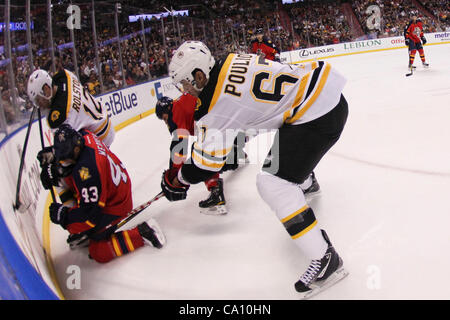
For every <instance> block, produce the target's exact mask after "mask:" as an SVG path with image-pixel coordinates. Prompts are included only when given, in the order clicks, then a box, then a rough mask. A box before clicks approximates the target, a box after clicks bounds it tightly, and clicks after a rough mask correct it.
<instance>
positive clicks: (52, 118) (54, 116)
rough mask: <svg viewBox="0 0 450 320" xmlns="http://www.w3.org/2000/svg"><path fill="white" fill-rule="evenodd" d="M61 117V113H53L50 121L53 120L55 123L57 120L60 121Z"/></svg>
mask: <svg viewBox="0 0 450 320" xmlns="http://www.w3.org/2000/svg"><path fill="white" fill-rule="evenodd" d="M60 115H61V114H60V113H59V111H57V110H55V111H53V112H52V113H51V114H50V119H51V120H52V121H53V122H55V121H56V120H58V119H59V116H60Z"/></svg>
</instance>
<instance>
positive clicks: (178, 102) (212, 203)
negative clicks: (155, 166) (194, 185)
mask: <svg viewBox="0 0 450 320" xmlns="http://www.w3.org/2000/svg"><path fill="white" fill-rule="evenodd" d="M197 100H198V99H197V97H194V96H192V95H190V94H189V93H187V92H184V93H183V94H182V95H181V96H180V97H179V98H178V99H175V100H172V99H171V98H169V97H162V98H160V99H159V100H158V102H157V104H156V107H155V113H156V116H157V117H158V119H160V120H164V122H165V123H166V125H167V128H168V129H169V132H170V133H171V134H172V142H171V144H170V162H169V172H170V175H171V176H173V177H175V176H176V175H177V173H178V170H179V169H180V168H181V166H182V165H183V163H184V162H185V161H186V158H187V152H188V143H189V136H194V135H195V133H194V125H195V124H194V112H195V108H196V106H197ZM205 186H206V188H207V189H208V191H209V192H210V196H209V197H208V198H207V199H206V200H203V201H200V203H199V207H200V208H201V209H200V210H201V212H202V213H204V214H217V215H220V214H226V213H227V209H226V206H225V205H226V201H225V196H224V193H223V179H222V178H220V176H219V173H216V174H214V175H213V176H212V177H211V178H209V179H208V180H206V181H205Z"/></svg>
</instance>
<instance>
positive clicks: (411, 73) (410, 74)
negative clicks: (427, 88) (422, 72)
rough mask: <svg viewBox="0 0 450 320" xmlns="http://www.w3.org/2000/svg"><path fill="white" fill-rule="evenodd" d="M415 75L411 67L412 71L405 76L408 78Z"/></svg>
mask: <svg viewBox="0 0 450 320" xmlns="http://www.w3.org/2000/svg"><path fill="white" fill-rule="evenodd" d="M413 73H414V67H411V71H410V72H409V73H407V74H405V76H407V77H409V76H412V75H413Z"/></svg>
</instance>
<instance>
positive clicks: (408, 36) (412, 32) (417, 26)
mask: <svg viewBox="0 0 450 320" xmlns="http://www.w3.org/2000/svg"><path fill="white" fill-rule="evenodd" d="M426 43H427V39H426V38H425V36H424V34H423V26H422V21H421V20H420V19H417V17H416V16H413V17H412V20H411V21H410V22H409V24H408V26H407V27H406V28H405V44H406V45H407V46H408V52H409V64H408V69H410V70H411V69H413V68H415V66H413V63H414V58H415V56H416V52H417V51H419V55H420V60H422V65H423V66H424V67H425V68H426V67H428V66H429V64H428V63H427V62H426V61H425V53H424V51H423V45H425V44H426Z"/></svg>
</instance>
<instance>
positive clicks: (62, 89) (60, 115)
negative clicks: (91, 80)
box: [47, 70, 115, 147]
mask: <svg viewBox="0 0 450 320" xmlns="http://www.w3.org/2000/svg"><path fill="white" fill-rule="evenodd" d="M53 86H57V87H58V90H57V92H56V95H55V96H54V97H53V99H52V101H51V106H50V111H49V114H48V118H47V120H48V124H49V126H50V128H52V129H56V128H58V127H59V126H60V125H61V124H63V123H67V124H69V125H70V126H72V127H73V128H74V129H75V130H80V129H87V130H89V131H91V132H93V133H95V134H96V135H97V136H98V137H99V138H100V139H101V140H102V141H103V142H104V143H105V144H106V145H107V146H108V147H109V146H110V145H111V144H112V142H113V140H114V135H115V132H114V128H113V127H112V124H111V120H110V118H109V116H108V113H107V111H106V108H103V107H102V105H101V103H100V102H99V101H97V100H96V99H95V98H94V97H93V96H91V94H90V93H89V91H88V90H87V89H85V88H84V87H83V86H82V85H81V83H80V81H79V80H78V79H77V77H76V76H75V75H74V74H73V73H72V72H70V71H68V70H63V71H60V72H58V73H57V74H55V75H54V76H53Z"/></svg>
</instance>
